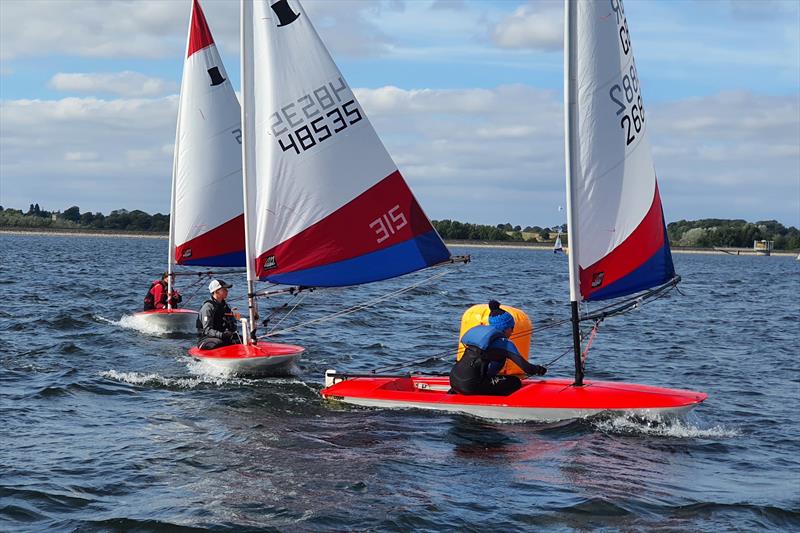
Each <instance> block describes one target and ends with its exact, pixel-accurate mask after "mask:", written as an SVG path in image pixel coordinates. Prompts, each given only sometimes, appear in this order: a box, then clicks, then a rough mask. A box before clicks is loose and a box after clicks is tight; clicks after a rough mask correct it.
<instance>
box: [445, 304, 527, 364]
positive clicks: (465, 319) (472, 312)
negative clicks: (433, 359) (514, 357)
mask: <svg viewBox="0 0 800 533" xmlns="http://www.w3.org/2000/svg"><path fill="white" fill-rule="evenodd" d="M501 309H503V310H504V311H507V312H509V313H511V316H513V317H514V331H513V332H512V333H511V336H510V337H509V340H511V342H513V343H514V346H516V347H517V350H519V353H520V355H522V357H524V358H525V360H526V361H528V360H529V359H528V355H529V354H530V351H531V337H532V336H533V324H531V321H530V319H529V318H528V315H526V314H525V311H523V310H521V309H517V308H516V307H511V306H510V305H502V306H501ZM488 324H489V306H488V305H486V304H477V305H473V306H472V307H470V308H469V309H467V310H466V311H464V314H463V315H462V316H461V332H460V333H459V334H458V340H459V343H458V353H457V354H456V361H458V360H460V359H461V356H462V355H464V349H465V347H464V345H463V344H461V342H460V341H461V337H463V336H464V333H466V332H467V331H468V330H469V329H471V328H473V327H474V326H486V325H488ZM500 374H502V375H507V376H508V375H511V376H524V375H525V372H523V371H522V369H521V368H520V367H518V366H517V365H515V364H514V363H513V362H512V361H511V360H506V364H505V365H504V366H503V368H502V370H500Z"/></svg>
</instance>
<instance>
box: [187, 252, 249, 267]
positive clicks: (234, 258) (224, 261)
mask: <svg viewBox="0 0 800 533" xmlns="http://www.w3.org/2000/svg"><path fill="white" fill-rule="evenodd" d="M181 264H182V265H185V266H215V267H244V266H245V265H246V259H245V254H244V250H242V251H241V252H231V253H228V254H222V255H214V256H211V257H201V258H200V259H187V260H184V261H183V262H182V263H181Z"/></svg>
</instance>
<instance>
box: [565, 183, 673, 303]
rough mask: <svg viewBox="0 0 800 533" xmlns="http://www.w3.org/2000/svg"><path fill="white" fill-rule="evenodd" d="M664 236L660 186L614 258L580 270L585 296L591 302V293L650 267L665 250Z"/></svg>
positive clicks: (610, 256)
mask: <svg viewBox="0 0 800 533" xmlns="http://www.w3.org/2000/svg"><path fill="white" fill-rule="evenodd" d="M664 233H665V232H664V215H663V212H662V210H661V195H660V194H659V192H658V183H656V190H655V195H654V197H653V203H652V205H651V206H650V210H649V211H648V212H647V214H646V215H645V217H644V219H642V221H641V223H640V224H639V226H638V227H637V228H636V229H635V230H633V233H631V234H630V235H629V236H628V238H627V239H625V240H624V241H623V242H622V243H621V244H620V245H619V246H617V247H616V248H614V250H612V251H611V253H610V254H608V255H607V256H605V257H603V258H602V259H600V260H599V261H598V262H596V263H595V264H593V265H592V266H590V267H588V268H585V269H584V268H581V269H580V280H581V281H580V287H581V296H582V297H583V298H584V299H586V298H588V296H589V295H590V294H591V293H593V292H595V291H597V290H600V289H601V288H603V287H606V286H608V285H610V284H612V283H614V282H615V281H617V280H619V279H621V278H624V277H625V276H627V275H628V274H630V273H631V272H633V271H634V270H636V269H637V268H639V267H640V266H642V265H643V264H644V263H646V262H647V260H648V259H650V258H651V257H653V255H654V254H655V253H656V252H658V250H660V249H661V247H662V246H664ZM593 285H594V286H593Z"/></svg>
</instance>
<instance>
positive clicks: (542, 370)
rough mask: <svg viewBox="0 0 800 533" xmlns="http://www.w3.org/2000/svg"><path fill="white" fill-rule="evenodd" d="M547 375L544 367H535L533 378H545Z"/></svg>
mask: <svg viewBox="0 0 800 533" xmlns="http://www.w3.org/2000/svg"><path fill="white" fill-rule="evenodd" d="M545 374H547V369H546V368H545V367H543V366H539V365H533V374H532V375H533V376H544V375H545Z"/></svg>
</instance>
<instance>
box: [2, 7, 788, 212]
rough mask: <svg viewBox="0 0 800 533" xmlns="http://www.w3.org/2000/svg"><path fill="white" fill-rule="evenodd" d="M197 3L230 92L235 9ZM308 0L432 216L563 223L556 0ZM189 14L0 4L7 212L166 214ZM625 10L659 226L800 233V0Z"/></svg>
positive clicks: (235, 66)
mask: <svg viewBox="0 0 800 533" xmlns="http://www.w3.org/2000/svg"><path fill="white" fill-rule="evenodd" d="M292 1H296V0H292ZM201 4H202V6H203V9H204V11H205V13H206V18H207V20H208V23H209V26H210V28H211V31H212V33H213V35H214V39H215V41H216V43H217V46H218V47H219V49H220V52H221V54H222V59H223V62H224V64H225V68H226V70H227V72H228V73H229V75H230V78H231V80H232V82H233V84H234V87H236V88H238V87H239V58H238V54H239V48H238V47H239V2H238V0H201ZM303 5H304V6H305V8H306V11H307V13H308V16H309V17H310V18H311V20H312V21H313V22H314V24H315V26H316V27H317V30H318V32H319V33H320V35H321V36H322V38H323V40H324V41H325V43H326V44H327V46H328V48H329V49H330V51H331V54H332V56H333V58H334V60H335V61H336V63H337V65H338V66H339V68H340V70H341V71H342V73H343V74H344V77H345V78H346V79H347V81H348V83H349V85H350V86H351V87H353V88H354V90H355V93H356V95H357V97H358V99H359V101H360V103H361V105H362V107H363V109H364V110H365V111H366V113H367V115H368V116H369V118H370V120H371V121H372V123H373V125H374V127H375V129H376V130H377V131H378V134H379V135H380V137H381V139H382V140H383V142H384V144H385V145H386V147H387V149H388V150H389V153H390V154H391V155H392V157H393V158H394V160H395V162H396V163H397V165H398V167H399V169H400V170H401V172H402V174H403V175H404V177H405V178H406V181H407V182H408V183H409V185H410V186H411V188H412V190H413V191H414V193H415V195H416V196H417V198H418V200H419V202H420V204H421V205H422V207H423V209H424V210H425V211H426V213H427V214H428V216H429V217H430V218H432V219H437V220H441V219H453V220H460V221H463V222H473V223H480V224H499V223H506V222H510V223H511V224H512V225H521V226H523V227H524V226H528V225H530V226H534V225H539V226H552V225H556V224H560V223H562V222H564V214H563V211H562V210H560V209H559V208H560V207H562V206H563V205H564V203H565V199H564V196H565V191H564V188H565V187H564V140H563V134H564V130H563V85H562V84H563V54H562V48H563V44H562V42H563V2H561V1H550V0H547V1H537V0H530V1H525V0H500V1H492V0H476V1H471V0H383V1H379V0H341V1H337V0H318V1H313V0H304V1H303ZM189 10H190V0H136V1H133V0H125V1H117V0H74V1H68V0H0V205H2V206H3V207H4V208H8V207H13V208H18V209H24V210H27V207H28V205H29V204H31V203H38V204H39V205H40V206H41V207H42V208H43V209H47V210H64V209H66V208H67V207H69V206H72V205H77V206H79V207H80V208H81V211H101V212H103V213H106V214H108V213H109V212H110V211H111V210H114V209H122V208H124V209H128V210H133V209H141V210H143V211H146V212H148V213H155V212H161V213H167V212H168V211H169V201H170V198H169V195H170V179H171V172H172V152H173V142H174V136H175V121H176V116H177V103H178V92H179V90H180V87H179V85H180V78H181V71H182V67H183V56H184V52H185V48H186V34H187V27H188V18H189ZM625 11H626V15H627V19H628V23H629V28H630V34H631V41H632V44H633V50H634V53H635V57H636V64H637V68H638V69H639V74H640V78H641V80H642V92H643V96H644V98H645V102H646V106H647V113H648V117H649V126H648V127H649V128H650V142H651V145H652V148H653V158H654V162H655V167H656V172H657V175H658V179H659V188H660V192H661V197H662V201H663V204H664V212H665V217H666V219H667V221H668V222H670V221H676V220H680V219H689V220H693V219H699V218H742V219H745V220H749V221H757V220H772V219H775V220H778V221H779V222H782V223H783V224H785V225H792V226H800V1H798V0H760V1H753V0H741V1H740V0H663V1H662V0H626V1H625Z"/></svg>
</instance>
